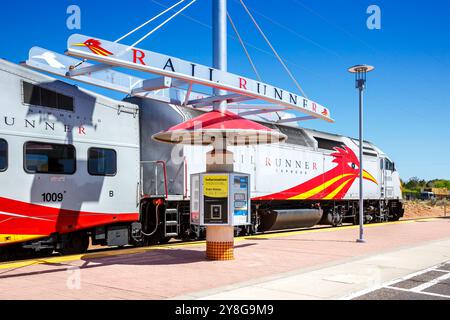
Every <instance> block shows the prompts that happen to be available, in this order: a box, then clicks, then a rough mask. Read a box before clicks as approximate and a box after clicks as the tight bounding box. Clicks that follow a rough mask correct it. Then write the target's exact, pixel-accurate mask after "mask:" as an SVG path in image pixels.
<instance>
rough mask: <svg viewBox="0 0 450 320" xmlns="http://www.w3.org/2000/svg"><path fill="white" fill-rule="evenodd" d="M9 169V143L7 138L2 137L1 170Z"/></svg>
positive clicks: (0, 150)
mask: <svg viewBox="0 0 450 320" xmlns="http://www.w3.org/2000/svg"><path fill="white" fill-rule="evenodd" d="M6 169H8V143H7V142H6V140H5V139H0V172H3V171H6Z"/></svg>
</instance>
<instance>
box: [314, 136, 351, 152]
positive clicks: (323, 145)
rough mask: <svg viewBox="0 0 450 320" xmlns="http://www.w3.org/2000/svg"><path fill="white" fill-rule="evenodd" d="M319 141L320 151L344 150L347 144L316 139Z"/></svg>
mask: <svg viewBox="0 0 450 320" xmlns="http://www.w3.org/2000/svg"><path fill="white" fill-rule="evenodd" d="M314 139H316V140H317V143H318V147H319V149H325V150H334V148H342V147H343V146H344V145H345V144H344V143H342V142H340V141H335V140H329V139H324V138H318V137H314Z"/></svg>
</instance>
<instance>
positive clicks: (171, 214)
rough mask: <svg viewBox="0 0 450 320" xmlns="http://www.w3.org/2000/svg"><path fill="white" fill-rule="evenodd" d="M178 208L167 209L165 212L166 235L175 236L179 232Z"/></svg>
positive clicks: (168, 236) (167, 236)
mask: <svg viewBox="0 0 450 320" xmlns="http://www.w3.org/2000/svg"><path fill="white" fill-rule="evenodd" d="M178 228H179V221H178V209H177V208H171V209H166V211H165V213H164V237H166V238H173V237H177V236H178V234H179V230H178Z"/></svg>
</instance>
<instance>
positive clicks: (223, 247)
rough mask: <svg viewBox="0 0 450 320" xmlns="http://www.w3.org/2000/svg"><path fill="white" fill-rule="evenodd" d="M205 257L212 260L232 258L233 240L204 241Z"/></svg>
mask: <svg viewBox="0 0 450 320" xmlns="http://www.w3.org/2000/svg"><path fill="white" fill-rule="evenodd" d="M206 258H207V259H208V260H213V261H227V260H234V242H233V241H231V242H212V241H207V242H206Z"/></svg>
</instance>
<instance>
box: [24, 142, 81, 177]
mask: <svg viewBox="0 0 450 320" xmlns="http://www.w3.org/2000/svg"><path fill="white" fill-rule="evenodd" d="M75 170H76V158H75V147H74V146H72V145H64V144H50V143H41V142H27V143H26V144H25V171H26V172H28V173H43V174H64V175H71V174H74V173H75Z"/></svg>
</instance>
